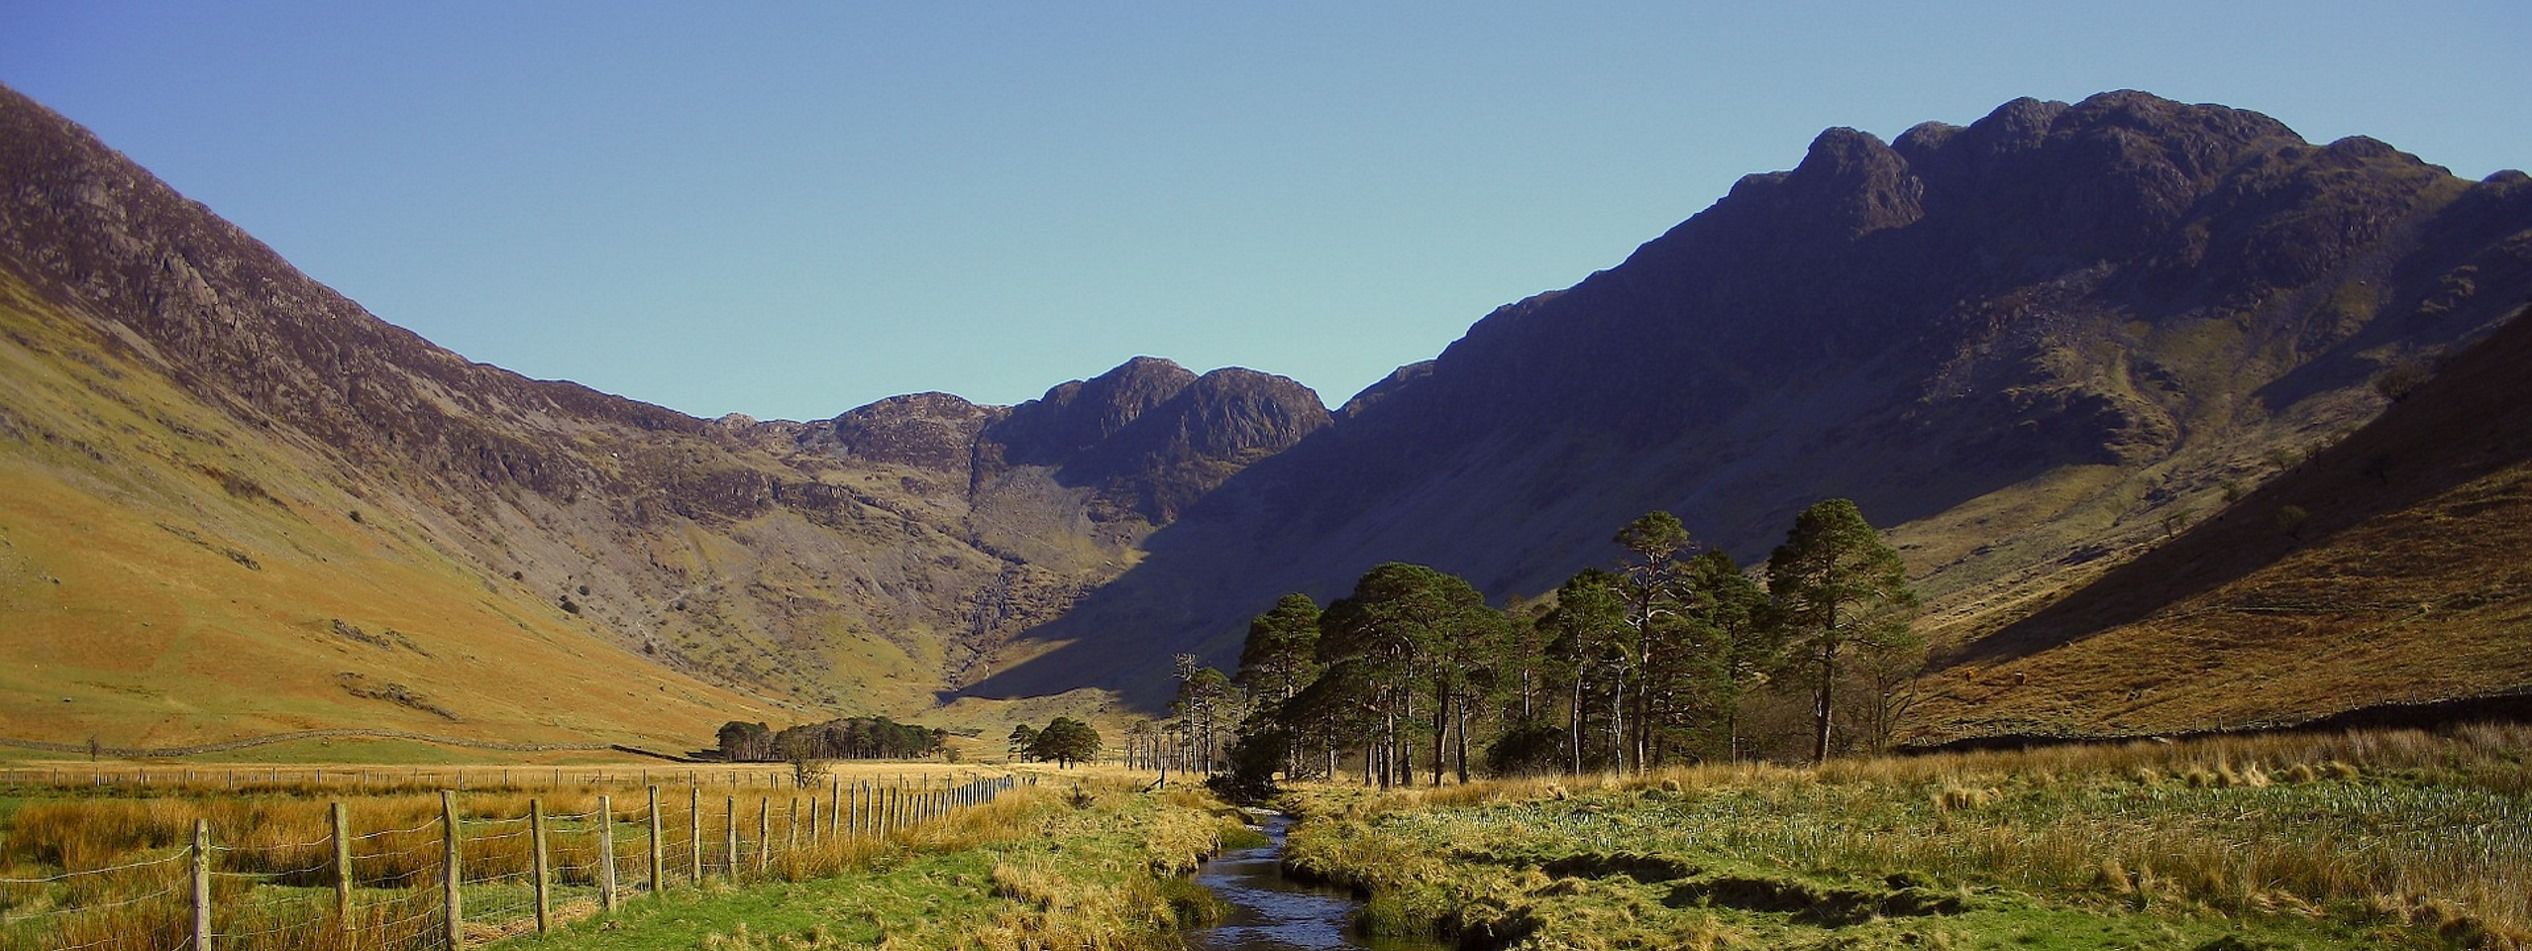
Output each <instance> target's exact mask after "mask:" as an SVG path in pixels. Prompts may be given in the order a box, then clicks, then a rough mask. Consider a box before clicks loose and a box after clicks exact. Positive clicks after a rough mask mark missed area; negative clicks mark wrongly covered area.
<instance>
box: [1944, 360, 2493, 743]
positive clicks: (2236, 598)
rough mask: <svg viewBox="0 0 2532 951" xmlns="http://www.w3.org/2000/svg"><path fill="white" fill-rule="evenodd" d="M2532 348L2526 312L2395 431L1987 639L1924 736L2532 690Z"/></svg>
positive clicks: (2096, 727) (2383, 423)
mask: <svg viewBox="0 0 2532 951" xmlns="http://www.w3.org/2000/svg"><path fill="white" fill-rule="evenodd" d="M2527 361H2532V322H2525V321H2521V320H2518V321H2516V322H2515V323H2513V324H2511V325H2508V326H2507V327H2505V328H2504V329H2502V330H2500V331H2499V332H2498V333H2497V334H2496V335H2494V336H2492V337H2491V338H2489V339H2488V340H2487V341H2486V342H2484V343H2483V344H2481V345H2480V346H2478V347H2476V348H2474V349H2472V350H2470V351H2468V352H2466V353H2464V354H2462V355H2460V356H2458V357H2456V358H2455V359H2454V360H2453V361H2452V362H2451V364H2450V365H2449V366H2448V367H2447V369H2446V370H2445V371H2444V372H2443V373H2442V374H2441V375H2439V376H2438V377H2437V378H2436V379H2435V380H2434V381H2433V382H2431V383H2430V384H2428V385H2427V386H2426V387H2424V388H2422V389H2420V390H2419V391H2417V392H2416V393H2415V394H2414V395H2412V396H2411V397H2409V398H2408V399H2407V400H2405V401H2403V402H2402V403H2399V404H2397V405H2395V406H2394V407H2392V409H2391V410H2389V411H2387V412H2386V413H2385V414H2384V415H2383V416H2381V417H2380V418H2379V419H2377V420H2376V421H2375V422H2374V423H2373V424H2371V425H2369V426H2367V427H2365V428H2364V429H2362V430H2360V431H2358V432H2357V433H2355V434H2353V435H2351V436H2349V437H2348V438H2347V439H2345V440H2343V441H2341V442H2339V443H2337V444H2336V445H2334V446H2332V447H2331V448H2329V449H2327V450H2325V451H2322V452H2320V453H2317V454H2315V455H2314V456H2313V457H2312V458H2311V459H2310V460H2309V461H2306V462H2303V463H2302V464H2300V465H2297V466H2296V467H2295V468H2293V469H2292V470H2290V471H2288V472H2286V473H2285V474H2283V475H2281V476H2279V477H2278V478H2277V479H2275V480H2274V481H2272V482H2271V483H2269V484H2268V485H2266V486H2263V487H2262V488H2261V489H2260V490H2258V491H2257V492H2254V493H2252V494H2251V495H2249V496H2247V497H2245V498H2243V499H2242V500H2241V501H2240V502H2239V503H2237V504H2235V505H2233V506H2230V507H2229V508H2227V509H2225V510H2224V511H2223V512H2221V513H2220V514H2219V515H2217V516H2216V517H2215V518H2212V519H2209V520H2207V521H2205V522H2202V523H2200V524H2199V525H2197V526H2196V527H2194V528H2192V529H2191V530H2189V531H2188V532H2186V533H2184V534H2182V535H2181V536H2180V537H2178V538H2175V539H2173V540H2171V541H2170V542H2168V543H2166V544H2165V545H2163V546H2162V547H2160V548H2158V549H2156V550H2154V551H2152V552H2150V553H2148V554H2146V555H2144V556H2142V557H2139V558H2137V559H2136V560H2134V561H2132V562H2129V563H2127V564H2124V565H2121V566H2120V567H2118V568H2115V569H2112V570H2110V571H2108V572H2107V573H2105V574H2103V575H2101V576H2100V577H2099V579H2098V580H2096V581H2094V582H2093V583H2092V584H2091V585H2089V586H2088V587H2085V588H2083V589H2080V590H2078V591H2077V592H2075V593H2074V594H2072V595H2070V596H2068V597H2067V598H2065V599H2064V600H2062V601H2060V602H2058V603H2056V604H2053V605H2051V606H2049V607H2047V608H2045V609H2043V610H2041V611H2039V612H2037V613H2036V614H2034V615H2032V616H2031V617H2029V618H2027V619H2025V620H2023V621H2022V622H2020V623H2018V624H2016V625H2013V626H2011V627H2008V628H2006V629H2005V630H2003V631H2001V632H2000V633H1998V634H1996V635H1994V636H1993V637H1990V638H1989V639H1987V640H1986V641H1983V642H1981V643H1979V644H1975V645H1972V646H1971V647H1970V648H1969V649H1968V650H1967V651H1966V652H1965V653H1964V654H1963V655H1961V657H1960V658H1959V662H1958V663H1956V664H1954V665H1952V666H1950V667H1949V668H1947V669H1944V670H1941V671H1938V672H1937V673H1936V674H1935V675H1933V677H1932V678H1931V680H1930V681H1929V682H1928V690H1927V693H1928V695H1929V699H1928V700H1927V702H1926V703H1925V704H1924V705H1923V706H1922V707H1921V708H1920V709H1919V711H1918V713H1919V719H1918V721H1917V722H1918V723H1919V724H1920V727H1921V729H1920V731H1919V733H1918V735H1917V739H1918V740H1919V741H1932V742H1939V741H1942V740H1946V739H1951V738H1956V737H1961V736H1971V735H1981V734H1998V733H2003V734H2022V733H2041V734H2066V733H2072V734H2087V733H2088V734H2101V733H2109V734H2138V733H2152V732H2166V731H2187V730H2199V729H2208V728H2214V727H2218V726H2240V725H2244V724H2251V723H2275V722H2290V721H2294V720H2298V719H2306V718H2311V717H2315V716H2321V715H2326V714H2329V713H2333V712H2337V711H2340V710H2344V709H2348V708H2350V707H2355V706H2362V705H2366V704H2374V703H2403V702H2423V701H2433V700H2442V699H2451V698H2457V697H2471V696H2480V695H2486V694H2491V693H2498V692H2503V691H2507V690H2516V689H2521V688H2523V686H2524V685H2526V684H2532V637H2527V635H2526V634H2525V631H2526V630H2527V626H2526V625H2527V622H2532V565H2527V564H2526V563H2525V562H2524V561H2523V559H2522V558H2521V553H2522V552H2524V551H2526V550H2532V422H2527V421H2526V420H2525V419H2524V417H2523V416H2522V414H2521V412H2520V410H2521V408H2522V407H2523V406H2525V405H2532V377H2527V376H2526V375H2525V374H2524V373H2523V372H2522V367H2523V366H2524V365H2525V364H2526V362H2527ZM2297 512H2300V513H2303V514H2302V515H2299V516H2298V515H2296V514H2294V513H2297Z"/></svg>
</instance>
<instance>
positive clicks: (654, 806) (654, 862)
mask: <svg viewBox="0 0 2532 951" xmlns="http://www.w3.org/2000/svg"><path fill="white" fill-rule="evenodd" d="M642 778H644V779H649V778H650V770H647V769H646V770H643V771H642ZM650 791H651V893H652V894H658V893H660V892H663V891H666V890H668V874H667V873H668V868H667V866H666V864H665V861H666V858H665V856H663V855H662V854H661V853H660V850H659V787H657V786H652V787H650Z"/></svg>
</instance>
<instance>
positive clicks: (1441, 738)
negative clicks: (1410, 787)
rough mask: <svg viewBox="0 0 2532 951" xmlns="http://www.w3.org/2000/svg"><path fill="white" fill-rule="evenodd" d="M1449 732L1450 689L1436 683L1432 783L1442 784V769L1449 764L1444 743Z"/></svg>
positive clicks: (1434, 692)
mask: <svg viewBox="0 0 2532 951" xmlns="http://www.w3.org/2000/svg"><path fill="white" fill-rule="evenodd" d="M1450 732H1451V689H1450V688H1449V687H1445V686H1442V685H1441V684H1440V683H1438V682H1437V683H1436V684H1435V685H1434V687H1433V785H1435V786H1440V785H1442V770H1443V768H1445V767H1446V766H1448V765H1449V764H1450V757H1449V756H1448V755H1447V751H1448V749H1449V747H1448V746H1446V745H1445V744H1446V743H1447V742H1448V741H1449V740H1450Z"/></svg>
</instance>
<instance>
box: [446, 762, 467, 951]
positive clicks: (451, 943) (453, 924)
mask: <svg viewBox="0 0 2532 951" xmlns="http://www.w3.org/2000/svg"><path fill="white" fill-rule="evenodd" d="M457 836H458V829H457V793H456V792H454V791H452V790H447V789H443V790H440V872H441V874H440V906H441V911H442V913H443V915H444V917H446V918H447V919H448V920H447V924H448V929H447V933H446V934H445V935H444V937H446V938H447V939H448V947H449V949H450V951H463V949H464V948H465V947H466V916H465V913H464V912H465V909H464V907H463V903H462V902H461V901H460V900H459V899H458V894H457V888H458V885H459V884H460V883H461V882H462V879H460V878H459V877H458V868H457V843H458V838H457Z"/></svg>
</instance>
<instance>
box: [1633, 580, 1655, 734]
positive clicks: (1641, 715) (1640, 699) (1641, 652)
mask: <svg viewBox="0 0 2532 951" xmlns="http://www.w3.org/2000/svg"><path fill="white" fill-rule="evenodd" d="M1652 612H1653V606H1652V595H1650V594H1646V595H1645V602H1644V629H1643V630H1640V631H1637V632H1635V645H1636V647H1635V702H1634V703H1633V704H1631V706H1632V707H1633V708H1634V710H1635V722H1634V723H1633V724H1630V725H1631V726H1633V727H1634V730H1633V733H1632V735H1633V736H1634V737H1635V771H1636V772H1638V773H1642V772H1644V770H1645V767H1646V766H1647V765H1649V764H1648V759H1649V757H1647V756H1646V755H1645V754H1647V753H1649V752H1651V751H1652V748H1653V692H1652V691H1650V690H1647V689H1645V685H1646V684H1648V683H1650V682H1651V680H1650V676H1649V675H1650V674H1651V673H1652V670H1653V614H1652Z"/></svg>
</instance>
